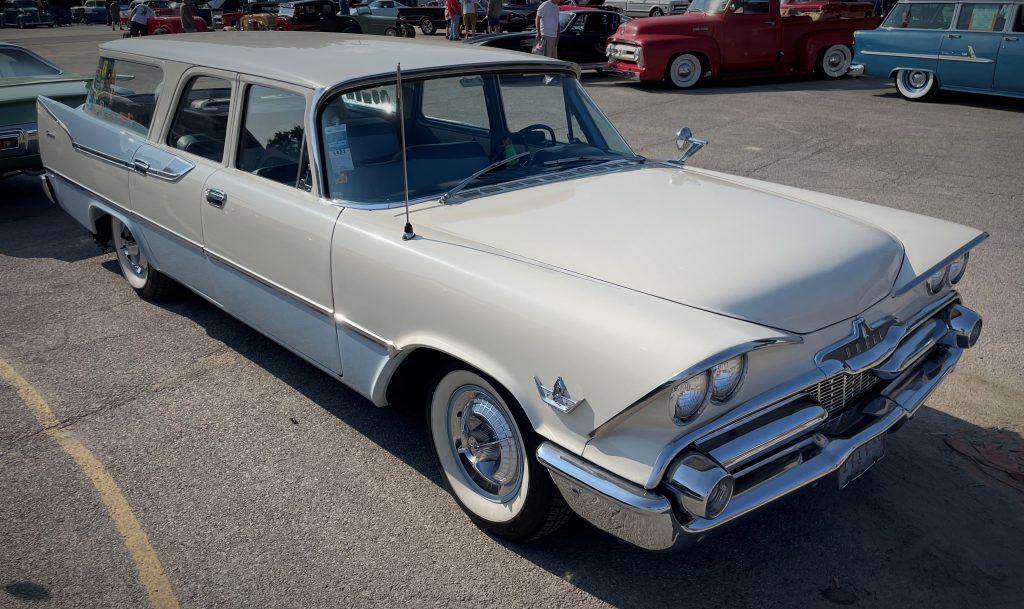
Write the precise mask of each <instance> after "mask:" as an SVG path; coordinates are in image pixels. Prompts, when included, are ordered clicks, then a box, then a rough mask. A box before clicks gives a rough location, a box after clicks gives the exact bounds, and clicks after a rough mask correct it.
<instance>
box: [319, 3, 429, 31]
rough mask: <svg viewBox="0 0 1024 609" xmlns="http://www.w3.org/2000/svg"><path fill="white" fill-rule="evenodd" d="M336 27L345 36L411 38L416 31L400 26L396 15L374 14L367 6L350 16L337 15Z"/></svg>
mask: <svg viewBox="0 0 1024 609" xmlns="http://www.w3.org/2000/svg"><path fill="white" fill-rule="evenodd" d="M336 23H337V25H338V27H339V28H340V31H342V32H344V33H346V34H378V35H384V36H404V37H406V38H412V37H414V36H415V35H416V30H415V29H413V27H412V26H411V25H405V24H401V23H399V21H398V17H397V16H396V15H384V14H378V13H375V12H374V11H373V10H372V9H370V8H369V7H367V6H360V7H357V8H356V9H355V10H353V11H352V13H351V14H350V15H345V16H342V15H339V16H338V17H337V22H336Z"/></svg>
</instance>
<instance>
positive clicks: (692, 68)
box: [668, 53, 704, 89]
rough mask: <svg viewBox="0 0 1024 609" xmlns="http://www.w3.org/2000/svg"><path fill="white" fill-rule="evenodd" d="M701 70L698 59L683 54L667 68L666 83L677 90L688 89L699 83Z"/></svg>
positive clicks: (694, 56) (702, 68) (702, 67)
mask: <svg viewBox="0 0 1024 609" xmlns="http://www.w3.org/2000/svg"><path fill="white" fill-rule="evenodd" d="M703 70H704V66H703V64H701V62H700V58H699V57H697V56H696V55H691V54H690V53H683V54H682V55H679V56H678V57H676V58H675V59H673V60H672V63H671V64H670V65H669V66H668V81H669V82H670V83H672V85H673V86H675V87H676V88H678V89H689V88H692V87H694V86H696V84H697V83H698V82H700V77H701V75H702V73H703Z"/></svg>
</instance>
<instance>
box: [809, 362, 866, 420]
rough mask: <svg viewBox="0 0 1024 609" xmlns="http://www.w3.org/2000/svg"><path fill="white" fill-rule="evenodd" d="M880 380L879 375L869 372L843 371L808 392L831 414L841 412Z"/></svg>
mask: <svg viewBox="0 0 1024 609" xmlns="http://www.w3.org/2000/svg"><path fill="white" fill-rule="evenodd" d="M877 382H878V377H875V376H872V375H871V374H869V373H867V372H861V373H859V374H848V373H845V372H844V373H841V374H836V375H833V376H831V377H829V378H827V379H825V380H824V381H822V382H820V383H818V384H817V385H814V386H813V387H811V388H810V389H809V390H808V392H807V393H808V394H810V396H811V397H812V398H814V399H815V400H816V401H817V402H818V403H819V404H821V405H822V406H823V407H824V408H825V410H827V411H828V413H829V415H832V414H835V413H837V412H841V411H842V410H843V409H844V408H846V406H847V405H848V404H850V403H851V402H853V401H854V400H856V399H857V398H858V397H860V396H861V394H863V393H864V392H865V391H867V390H868V389H871V388H872V387H873V386H874V385H875V383H877Z"/></svg>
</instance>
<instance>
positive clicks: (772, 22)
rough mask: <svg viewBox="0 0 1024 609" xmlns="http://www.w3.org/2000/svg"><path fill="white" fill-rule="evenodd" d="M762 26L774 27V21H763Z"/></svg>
mask: <svg viewBox="0 0 1024 609" xmlns="http://www.w3.org/2000/svg"><path fill="white" fill-rule="evenodd" d="M764 24H765V25H775V22H774V21H765V22H764Z"/></svg>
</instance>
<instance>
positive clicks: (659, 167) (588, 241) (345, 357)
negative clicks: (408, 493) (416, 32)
mask: <svg viewBox="0 0 1024 609" xmlns="http://www.w3.org/2000/svg"><path fill="white" fill-rule="evenodd" d="M399 63H401V69H400V70H399V69H398V65H397V64H399ZM578 70H579V68H578V66H575V65H573V64H569V63H565V62H561V61H557V60H554V59H549V58H546V57H539V56H534V55H529V54H524V53H519V52H515V51H503V50H499V49H488V48H481V47H473V48H466V47H465V46H462V45H457V46H447V45H445V46H442V45H426V44H415V43H413V42H411V41H404V40H397V39H396V40H389V39H385V38H380V37H372V36H365V37H364V36H349V35H336V34H314V33H311V34H306V35H303V36H295V35H292V34H289V33H287V32H260V33H257V34H251V33H246V32H226V33H223V34H220V35H217V36H210V35H204V34H182V35H177V36H154V37H148V38H142V39H129V40H118V41H113V42H108V43H106V44H104V45H102V46H101V48H100V64H99V67H98V69H97V71H96V77H95V79H94V80H93V83H92V86H91V88H90V91H89V97H88V99H87V101H86V103H85V104H84V105H82V106H81V107H79V108H71V107H68V106H65V105H63V104H60V103H56V102H54V101H53V100H50V99H46V98H40V100H39V102H38V116H39V131H40V138H39V139H40V147H41V152H42V156H43V162H44V165H45V168H46V171H45V174H44V176H43V180H44V187H45V188H46V189H47V192H48V194H49V196H50V197H51V198H52V199H53V200H54V201H56V202H57V203H59V204H60V205H61V206H62V207H63V208H64V209H65V210H66V211H67V212H68V213H69V214H71V215H72V216H73V217H74V218H75V219H77V220H78V221H79V222H80V223H81V224H82V225H83V226H85V227H86V228H88V230H90V231H92V232H93V233H95V234H96V235H98V236H99V237H100V239H101V240H111V241H113V244H114V249H115V250H116V253H117V259H118V262H119V263H120V267H121V271H122V273H123V275H124V277H125V279H126V280H127V281H128V283H129V284H130V285H131V286H132V287H133V288H134V289H135V290H136V291H137V292H138V293H139V294H140V295H141V296H142V297H143V298H154V299H155V298H161V297H163V296H166V295H167V294H168V293H169V292H170V291H172V290H173V289H174V288H175V287H176V286H178V285H179V284H183V285H185V286H187V287H188V288H189V289H191V290H192V291H193V292H195V293H197V294H199V295H200V296H202V297H203V298H206V299H208V300H209V301H210V302H212V303H214V304H215V305H216V306H218V307H220V308H221V309H223V310H224V311H226V312H227V313H229V314H231V315H234V316H235V317H237V318H239V319H241V320H242V321H244V322H245V323H247V324H249V325H250V326H252V327H253V328H256V329H257V330H259V331H260V332H262V333H264V334H266V335H267V336H269V337H271V338H272V339H273V340H275V341H277V342H278V343H280V344H281V345H283V346H284V347H286V348H287V349H289V350H291V351H292V352H294V353H295V354H296V355H298V356H299V357H302V358H303V359H305V360H306V361H307V362H309V363H310V364H311V365H313V366H316V367H317V368H319V369H320V370H322V371H323V372H324V373H325V374H326V375H327V378H329V379H334V380H337V381H339V382H341V383H345V384H346V385H348V386H349V387H351V388H352V389H354V390H355V391H357V392H359V393H360V394H361V395H363V396H365V397H366V398H367V400H368V401H369V402H371V403H373V404H375V405H377V406H385V405H388V404H391V403H400V404H405V405H411V406H414V407H417V408H420V409H422V412H423V415H424V418H425V419H426V421H427V425H426V426H427V433H426V434H424V438H423V441H424V442H425V443H427V444H428V445H429V446H430V447H431V449H432V450H433V453H434V455H435V457H436V460H437V464H438V466H439V468H440V471H441V480H442V481H443V484H444V486H445V488H446V489H447V490H449V491H450V492H451V495H452V497H453V498H454V500H455V502H456V503H458V505H459V506H460V507H461V508H462V509H463V510H465V512H466V513H467V514H468V515H469V518H470V519H471V520H472V521H473V522H475V523H476V524H478V525H479V526H481V527H483V528H485V529H486V530H488V531H491V532H493V533H495V534H498V535H501V536H503V537H506V538H508V539H512V540H517V541H527V540H531V539H535V538H538V537H541V536H543V535H545V534H547V533H550V532H551V531H553V530H555V529H556V528H557V527H558V526H559V525H561V524H562V523H563V522H565V520H566V518H568V517H569V515H570V514H571V513H573V512H575V513H577V514H579V515H580V516H582V517H583V518H585V519H586V520H588V521H590V522H591V523H593V524H595V525H596V526H598V527H600V528H601V529H604V530H606V531H608V532H609V533H611V534H613V535H615V536H617V537H619V538H621V539H624V540H626V541H628V542H630V543H633V544H636V545H638V546H640V547H643V548H647V549H651V550H665V549H669V548H675V547H679V546H682V545H684V544H685V543H687V542H695V541H699V540H701V539H703V538H705V537H706V536H707V535H708V534H710V533H712V532H714V531H716V530H718V529H720V527H722V526H724V525H726V524H729V523H731V522H734V521H736V520H737V519H739V518H741V517H744V516H746V515H748V514H750V513H752V512H755V511H756V510H758V509H759V508H761V507H762V506H765V505H767V504H769V503H771V502H773V501H775V500H777V499H779V498H781V497H783V496H785V495H787V494H789V493H792V492H794V491H796V490H798V489H801V488H804V487H807V486H810V485H812V484H813V483H814V482H816V481H819V480H823V479H825V478H829V479H832V480H834V481H836V482H837V483H838V484H839V485H840V486H846V485H847V484H849V483H850V482H851V481H853V480H854V479H855V478H857V477H858V476H860V475H862V474H863V473H864V472H865V471H867V470H868V469H869V468H870V467H872V465H874V463H875V462H877V461H878V460H879V459H880V458H881V457H882V455H883V454H884V452H885V446H886V442H887V441H888V438H889V437H890V434H891V433H892V432H894V431H896V430H897V429H899V428H900V427H902V426H903V424H904V423H906V422H907V420H908V419H910V418H911V417H913V416H914V415H915V413H917V412H918V411H919V410H920V408H921V406H922V404H923V403H924V401H925V399H927V397H928V396H929V395H930V394H931V393H932V391H933V390H934V389H935V388H936V387H937V386H938V385H939V383H941V382H942V381H943V380H944V379H946V378H947V376H948V375H949V374H950V372H952V371H953V369H954V367H955V366H956V364H957V362H958V361H959V360H960V358H961V357H962V356H963V355H964V353H966V351H967V349H969V348H970V347H972V346H973V345H974V344H975V342H976V341H977V340H978V337H979V335H980V333H981V327H982V322H981V317H980V316H979V315H978V314H977V313H975V312H974V311H972V310H971V309H969V308H968V307H967V306H965V305H964V303H963V302H962V297H961V295H960V293H959V291H958V290H957V286H958V284H959V282H960V280H961V278H962V277H963V276H964V273H965V272H967V262H968V256H969V252H970V251H971V250H972V249H973V248H974V247H975V246H977V245H978V244H979V243H981V242H982V241H983V240H984V239H985V238H986V237H987V235H986V233H984V232H983V231H980V230H977V229H974V228H969V227H966V226H961V225H959V224H954V223H951V222H946V221H943V220H937V219H934V218H927V217H924V216H919V215H916V214H911V213H907V212H904V211H900V210H897V209H891V208H888V207H884V206H878V205H869V204H867V203H860V202H857V201H852V200H849V199H843V198H840V197H833V196H827V195H822V194H817V193H813V192H808V191H805V190H800V189H797V188H789V187H785V186H779V185H776V184H769V183H766V182H759V181H756V180H751V179H746V178H740V177H736V176H731V175H727V174H723V173H717V172H714V171H707V170H703V169H698V168H695V167H691V166H689V165H687V163H686V162H687V160H688V159H689V158H690V157H692V156H693V155H694V154H695V153H697V152H698V151H699V150H700V148H701V147H702V146H703V145H704V144H705V143H706V142H704V141H702V140H699V139H697V138H695V137H693V136H692V134H691V133H690V131H689V129H682V130H680V132H679V133H678V135H677V141H676V144H677V146H678V148H679V150H680V157H679V158H677V159H675V160H671V161H659V160H653V159H648V158H645V157H642V156H639V155H637V154H635V153H634V152H633V151H632V150H631V149H630V148H629V146H628V145H627V143H626V142H625V140H624V139H623V138H622V136H621V135H619V133H618V132H617V131H616V130H615V128H614V127H613V126H612V124H611V122H609V120H608V119H607V118H606V117H605V116H604V114H603V113H602V112H601V110H600V109H599V108H598V106H597V105H596V104H595V103H594V102H593V100H591V99H590V97H589V96H588V95H587V92H586V90H585V89H584V88H583V87H582V86H581V84H580V82H579V71H578ZM367 467H368V468H372V467H373V464H372V463H368V464H367ZM893 467H899V464H898V463H895V464H893ZM370 471H372V469H371V470H370ZM329 483H330V482H329V481H325V484H329ZM850 497H851V500H856V499H855V497H854V496H852V495H851V496H850ZM416 509H417V507H416V506H415V505H414V504H413V505H410V506H409V510H410V513H414V512H415V510H416ZM341 517H343V515H342V516H341Z"/></svg>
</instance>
